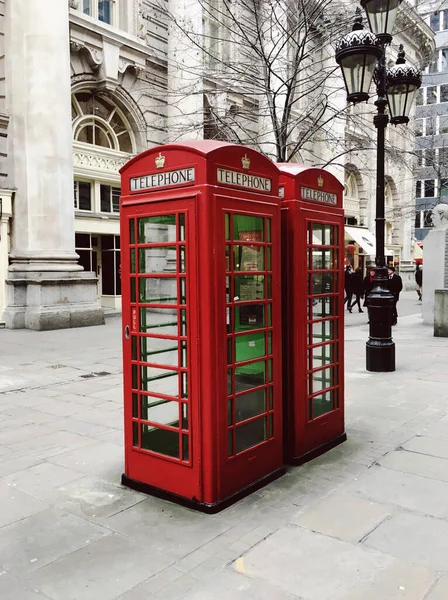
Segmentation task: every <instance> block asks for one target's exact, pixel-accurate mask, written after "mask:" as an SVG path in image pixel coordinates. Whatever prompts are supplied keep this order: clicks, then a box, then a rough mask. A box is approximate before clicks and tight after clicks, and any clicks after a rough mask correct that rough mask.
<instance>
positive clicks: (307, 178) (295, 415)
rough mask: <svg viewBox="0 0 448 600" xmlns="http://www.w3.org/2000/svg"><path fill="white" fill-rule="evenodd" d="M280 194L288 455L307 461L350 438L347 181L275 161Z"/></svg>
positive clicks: (294, 460)
mask: <svg viewBox="0 0 448 600" xmlns="http://www.w3.org/2000/svg"><path fill="white" fill-rule="evenodd" d="M277 166H278V167H279V169H280V171H281V175H280V195H281V196H282V197H283V202H282V258H283V263H282V266H283V282H282V285H283V288H282V289H283V311H284V313H283V317H284V328H283V352H284V356H285V357H286V358H287V360H285V362H284V371H283V396H284V399H285V403H284V437H285V449H286V452H285V456H286V461H287V462H288V463H289V464H295V465H297V464H302V463H304V462H306V461H308V460H311V459H312V458H315V457H316V456H318V455H320V454H322V453H323V452H326V451H327V450H329V449H330V448H333V447H334V446H336V445H337V444H340V443H341V442H343V441H344V440H345V439H346V434H345V429H344V252H345V249H344V212H343V208H342V191H343V186H342V184H341V183H340V182H339V181H338V180H337V179H336V178H335V177H334V176H333V175H331V173H328V172H326V171H324V170H322V169H315V168H308V167H304V166H300V165H294V164H278V165H277Z"/></svg>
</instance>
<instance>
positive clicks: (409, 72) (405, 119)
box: [386, 44, 422, 125]
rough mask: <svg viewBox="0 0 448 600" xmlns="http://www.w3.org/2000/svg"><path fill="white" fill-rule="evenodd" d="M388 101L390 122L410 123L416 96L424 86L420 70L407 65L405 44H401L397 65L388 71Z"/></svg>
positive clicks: (395, 123)
mask: <svg viewBox="0 0 448 600" xmlns="http://www.w3.org/2000/svg"><path fill="white" fill-rule="evenodd" d="M386 85H387V101H388V103H389V112H390V122H391V123H393V124H394V125H398V124H399V123H409V113H410V110H411V106H412V103H413V102H414V98H415V94H416V92H417V90H418V89H419V87H420V86H421V85H422V75H421V72H420V70H419V69H417V68H415V67H412V66H411V65H407V64H406V60H405V52H404V48H403V44H400V47H399V50H398V58H397V62H396V64H395V65H394V66H393V67H392V68H390V69H388V70H387V84H386Z"/></svg>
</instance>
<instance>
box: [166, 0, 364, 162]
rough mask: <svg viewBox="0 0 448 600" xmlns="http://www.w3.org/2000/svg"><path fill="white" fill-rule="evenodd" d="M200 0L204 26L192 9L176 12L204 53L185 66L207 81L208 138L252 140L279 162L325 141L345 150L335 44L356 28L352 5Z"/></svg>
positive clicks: (332, 0)
mask: <svg viewBox="0 0 448 600" xmlns="http://www.w3.org/2000/svg"><path fill="white" fill-rule="evenodd" d="M198 1H199V3H200V6H201V9H202V17H203V21H202V27H200V28H199V31H198V26H197V22H193V21H192V20H191V19H190V17H189V15H188V11H187V14H185V15H184V16H182V17H179V16H178V15H171V18H172V19H173V20H174V21H175V25H176V27H177V28H178V30H179V32H181V34H182V35H183V36H186V38H187V39H188V40H189V42H190V44H191V47H192V49H198V50H199V51H200V55H201V56H202V57H203V58H202V60H201V61H199V63H198V64H197V65H193V66H192V65H191V63H190V64H189V65H188V67H186V68H188V69H189V70H190V73H191V75H192V76H193V75H194V74H196V75H197V76H198V78H199V77H201V78H202V80H205V85H204V89H203V90H202V92H203V94H204V106H203V110H204V137H207V138H217V139H227V140H229V141H234V142H238V143H242V144H247V145H251V146H253V147H256V148H258V149H260V150H262V151H263V152H265V153H266V154H268V155H270V156H272V157H273V158H274V159H275V160H277V161H279V162H286V161H290V160H292V159H294V158H295V157H297V155H300V153H301V151H302V150H303V149H305V148H307V150H308V152H311V153H312V152H313V145H314V144H316V145H317V146H318V145H319V143H321V142H322V141H323V140H325V143H326V144H327V146H328V145H329V144H330V145H331V144H333V146H334V147H335V149H334V152H335V154H336V153H337V151H340V148H337V144H338V142H339V141H341V140H342V139H343V137H344V136H343V132H344V127H345V119H346V115H345V111H346V109H345V102H342V103H341V101H340V99H341V94H342V97H343V98H345V96H344V92H343V90H342V80H341V78H340V76H339V72H338V70H339V68H338V67H337V65H336V63H335V61H334V43H335V41H336V40H337V39H338V38H339V37H341V36H342V35H344V34H346V33H347V32H348V31H350V28H351V23H352V18H353V14H350V12H347V10H346V8H344V5H345V7H346V6H347V5H346V3H343V2H338V1H336V0H320V1H318V0H238V1H237V2H235V1H234V0H198ZM180 95H181V94H179V96H180ZM338 95H339V102H338ZM341 105H342V109H341ZM338 118H339V120H338ZM182 133H183V132H182Z"/></svg>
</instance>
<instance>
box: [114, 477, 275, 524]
mask: <svg viewBox="0 0 448 600" xmlns="http://www.w3.org/2000/svg"><path fill="white" fill-rule="evenodd" d="M285 473H286V467H281V468H280V469H277V470H276V471H273V472H272V473H269V475H266V476H265V477H262V478H261V479H258V480H257V481H254V482H253V483H251V484H250V485H248V486H246V487H245V488H243V489H242V490H239V491H238V492H237V493H236V494H232V495H231V496H228V497H227V498H224V499H223V500H220V501H219V502H215V503H214V504H206V503H204V502H199V501H198V500H195V499H194V498H192V499H191V500H190V499H188V498H184V497H183V496H178V495H177V494H172V493H170V492H167V491H166V490H162V489H160V488H156V487H154V486H152V485H148V484H147V483H143V482H141V481H135V479H130V478H129V477H127V476H126V475H125V474H124V473H123V475H122V476H121V484H122V485H125V486H126V487H128V488H131V489H132V490H135V491H136V492H142V493H143V494H148V495H150V496H155V497H156V498H161V499H162V500H169V501H170V502H174V503H175V504H180V505H181V506H185V507H186V508H192V509H193V510H197V511H199V512H203V513H206V514H208V515H215V514H216V513H219V512H221V511H222V510H224V509H225V508H228V507H229V506H231V505H232V504H235V502H238V501H239V500H241V499H242V498H245V497H246V496H249V495H250V494H252V493H253V492H256V491H257V490H260V489H261V488H262V487H264V486H265V485H268V483H271V482H272V481H275V480H276V479H278V478H279V477H281V476H282V475H284V474H285Z"/></svg>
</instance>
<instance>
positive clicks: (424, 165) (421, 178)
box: [415, 1, 448, 241]
mask: <svg viewBox="0 0 448 600" xmlns="http://www.w3.org/2000/svg"><path fill="white" fill-rule="evenodd" d="M419 11H420V14H421V16H422V18H423V19H424V20H425V21H426V23H427V24H428V25H429V27H431V29H432V31H433V32H434V34H435V46H436V48H435V53H434V54H433V56H432V58H431V61H430V64H429V65H428V66H427V67H426V69H425V72H424V74H423V87H422V89H421V93H420V95H419V97H418V106H417V110H416V114H415V117H416V121H415V132H416V133H415V134H416V146H415V147H416V155H417V165H416V186H415V237H416V240H417V241H423V240H424V239H425V237H426V235H427V233H428V232H429V230H430V228H431V227H432V221H431V209H432V208H433V207H434V206H435V205H436V204H438V203H439V202H443V203H447V202H448V2H435V1H430V2H423V3H421V4H420V5H419Z"/></svg>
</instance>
